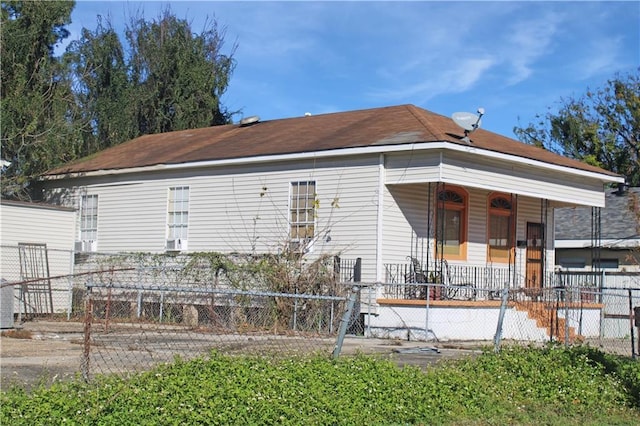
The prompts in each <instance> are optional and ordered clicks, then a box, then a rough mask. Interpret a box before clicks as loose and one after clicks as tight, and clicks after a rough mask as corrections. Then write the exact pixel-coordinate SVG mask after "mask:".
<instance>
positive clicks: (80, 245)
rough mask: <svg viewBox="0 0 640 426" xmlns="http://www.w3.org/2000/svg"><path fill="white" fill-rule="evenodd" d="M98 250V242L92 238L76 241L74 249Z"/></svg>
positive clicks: (84, 251) (81, 250) (83, 250)
mask: <svg viewBox="0 0 640 426" xmlns="http://www.w3.org/2000/svg"><path fill="white" fill-rule="evenodd" d="M97 250H98V242H97V241H94V240H82V241H76V244H75V251H76V252H80V253H86V252H93V251H97Z"/></svg>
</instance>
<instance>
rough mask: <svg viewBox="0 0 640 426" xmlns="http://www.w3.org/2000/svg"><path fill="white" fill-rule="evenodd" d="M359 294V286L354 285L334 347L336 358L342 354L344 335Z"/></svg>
mask: <svg viewBox="0 0 640 426" xmlns="http://www.w3.org/2000/svg"><path fill="white" fill-rule="evenodd" d="M357 295H358V288H357V287H353V288H352V289H351V294H349V299H348V300H347V309H346V311H345V312H344V314H343V315H342V319H341V320H340V328H339V330H338V337H337V339H336V346H335V347H334V349H333V358H334V359H335V358H338V356H340V352H341V351H342V343H343V342H344V336H345V335H346V334H347V327H348V326H349V320H350V319H351V313H352V312H353V307H354V306H355V304H356V297H357Z"/></svg>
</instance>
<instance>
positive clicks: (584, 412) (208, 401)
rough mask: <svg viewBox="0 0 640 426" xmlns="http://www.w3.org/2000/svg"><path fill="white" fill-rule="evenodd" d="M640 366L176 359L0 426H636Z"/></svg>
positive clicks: (555, 354)
mask: <svg viewBox="0 0 640 426" xmlns="http://www.w3.org/2000/svg"><path fill="white" fill-rule="evenodd" d="M639 389H640V363H639V362H637V361H634V360H630V359H625V358H618V357H614V356H611V355H606V354H604V353H602V352H599V351H597V350H595V349H590V348H586V347H583V348H574V349H564V348H560V347H547V348H543V349H533V348H528V349H527V348H517V347H514V348H504V349H503V350H502V351H501V353H500V354H493V353H491V352H487V353H484V354H482V355H480V356H477V357H474V358H465V359H462V360H457V361H453V362H446V363H440V364H438V365H436V366H434V367H432V368H430V369H429V370H428V371H426V372H425V371H422V370H419V369H418V368H413V367H405V368H402V369H401V368H399V367H397V366H396V365H395V364H394V363H393V362H392V361H388V360H382V359H376V358H372V357H368V356H364V355H360V356H356V357H352V358H351V357H344V358H341V359H339V360H337V361H333V360H330V359H327V358H326V357H321V356H315V357H306V358H295V359H287V360H271V359H263V358H257V357H231V356H224V355H221V354H218V353H213V354H212V355H211V357H210V358H209V359H206V360H205V359H199V360H195V361H188V362H186V361H181V360H176V362H175V363H173V364H171V365H165V366H161V367H159V368H157V369H155V370H153V371H150V372H147V373H144V374H139V375H136V376H135V377H132V378H129V379H126V380H125V379H121V378H117V377H102V378H100V379H98V380H96V381H94V382H93V383H91V384H85V383H83V382H80V381H78V382H73V383H58V384H56V385H54V386H52V387H50V388H45V387H40V388H37V389H34V390H32V391H30V392H26V391H24V390H22V389H19V388H13V389H10V390H8V391H6V392H3V393H2V394H1V400H0V402H1V408H0V424H3V425H5V424H7V425H9V424H11V425H38V424H41V425H45V424H47V425H49V424H104V425H129V424H137V425H158V424H162V425H173V424H175V425H184V424H225V425H226V424H305V425H307V424H316V425H331V424H348V425H351V424H385V425H386V424H537V423H542V424H563V425H564V424H575V425H578V424H580V425H583V424H607V425H611V424H620V425H622V424H640V395H639Z"/></svg>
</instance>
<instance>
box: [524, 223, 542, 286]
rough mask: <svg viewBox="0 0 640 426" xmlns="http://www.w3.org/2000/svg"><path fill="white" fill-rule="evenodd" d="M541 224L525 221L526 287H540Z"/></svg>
mask: <svg viewBox="0 0 640 426" xmlns="http://www.w3.org/2000/svg"><path fill="white" fill-rule="evenodd" d="M543 249H544V247H543V238H542V224H540V223H532V222H527V255H526V256H527V276H526V287H527V288H541V287H542V250H543Z"/></svg>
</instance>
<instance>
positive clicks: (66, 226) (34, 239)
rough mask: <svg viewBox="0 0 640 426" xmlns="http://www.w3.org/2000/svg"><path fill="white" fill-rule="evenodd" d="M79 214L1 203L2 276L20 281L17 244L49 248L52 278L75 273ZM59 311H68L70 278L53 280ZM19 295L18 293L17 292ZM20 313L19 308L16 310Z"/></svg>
mask: <svg viewBox="0 0 640 426" xmlns="http://www.w3.org/2000/svg"><path fill="white" fill-rule="evenodd" d="M75 223H76V212H75V210H73V209H65V208H58V207H52V206H44V205H40V204H34V203H20V202H11V201H6V200H3V201H2V203H1V204H0V242H1V247H0V252H1V253H0V257H1V258H2V261H1V268H2V269H1V270H0V277H1V278H4V279H5V280H7V281H9V282H17V281H21V280H22V279H23V278H22V275H21V266H20V263H21V262H20V256H19V254H18V248H17V246H18V243H38V244H46V245H47V257H48V261H49V276H50V277H59V276H67V275H69V274H71V273H72V272H73V245H74V240H75V231H74V229H75ZM51 285H52V291H53V306H54V310H55V311H56V312H61V311H64V310H66V309H67V307H68V301H69V292H68V289H69V285H70V281H69V279H68V278H54V279H52V280H51ZM14 295H17V291H14ZM15 312H18V306H17V305H16V307H15Z"/></svg>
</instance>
